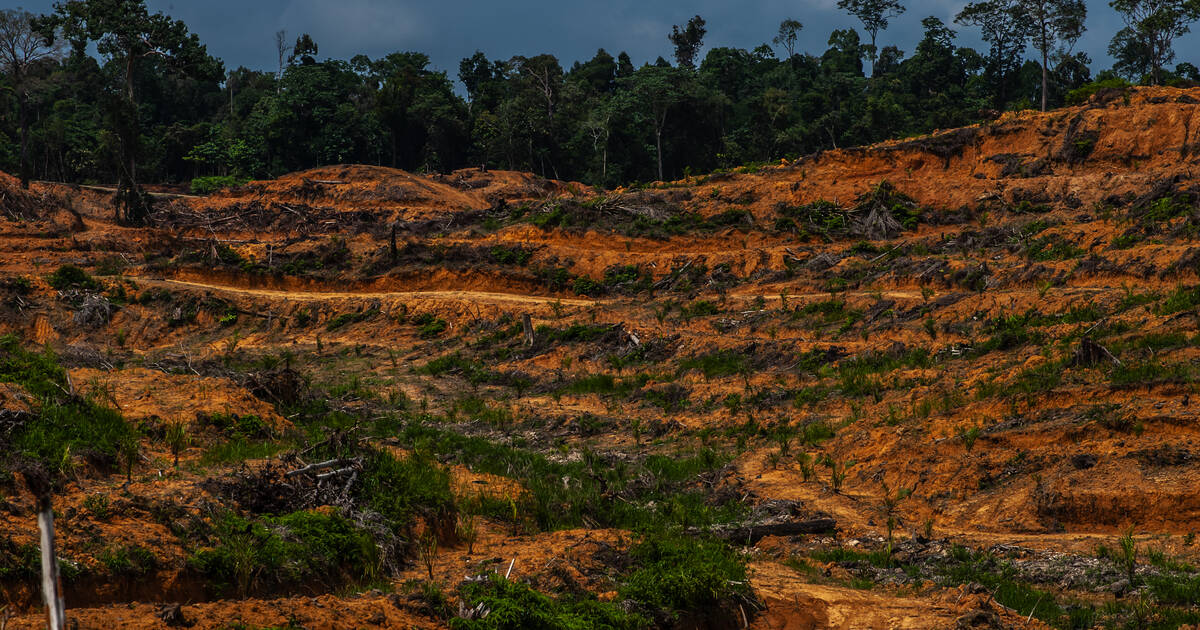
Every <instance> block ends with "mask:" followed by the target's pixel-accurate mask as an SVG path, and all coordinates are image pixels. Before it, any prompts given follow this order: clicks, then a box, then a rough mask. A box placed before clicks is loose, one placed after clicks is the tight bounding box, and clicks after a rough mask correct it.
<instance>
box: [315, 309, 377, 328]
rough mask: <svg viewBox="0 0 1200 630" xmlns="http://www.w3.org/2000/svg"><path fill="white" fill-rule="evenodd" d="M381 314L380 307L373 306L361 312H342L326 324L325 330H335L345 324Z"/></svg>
mask: <svg viewBox="0 0 1200 630" xmlns="http://www.w3.org/2000/svg"><path fill="white" fill-rule="evenodd" d="M378 314H379V309H378V308H371V309H368V310H365V311H362V312H360V313H342V314H340V315H337V316H335V317H333V318H332V319H330V320H329V321H328V322H326V324H325V330H327V331H329V332H333V331H335V330H337V329H339V328H342V327H343V326H348V325H350V324H357V323H358V322H362V321H366V320H368V319H371V318H372V317H375V316H376V315H378Z"/></svg>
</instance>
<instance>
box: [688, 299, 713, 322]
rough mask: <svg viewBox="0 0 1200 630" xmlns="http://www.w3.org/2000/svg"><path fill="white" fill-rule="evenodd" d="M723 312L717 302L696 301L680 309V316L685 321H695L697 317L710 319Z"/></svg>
mask: <svg viewBox="0 0 1200 630" xmlns="http://www.w3.org/2000/svg"><path fill="white" fill-rule="evenodd" d="M720 312H721V309H720V308H718V307H717V305H716V303H715V302H712V301H710V300H696V301H695V302H692V303H691V304H686V305H684V306H681V307H680V308H679V316H680V317H682V318H683V319H695V318H697V317H709V316H711V315H716V314H718V313H720Z"/></svg>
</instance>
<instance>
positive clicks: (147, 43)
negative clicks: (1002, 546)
mask: <svg viewBox="0 0 1200 630" xmlns="http://www.w3.org/2000/svg"><path fill="white" fill-rule="evenodd" d="M1112 5H1113V7H1114V8H1115V9H1116V10H1117V11H1118V12H1119V13H1120V14H1121V15H1122V16H1123V17H1124V18H1125V24H1126V26H1125V28H1123V29H1122V30H1121V31H1120V32H1118V33H1114V34H1113V39H1112V44H1111V46H1110V53H1111V54H1112V55H1113V58H1114V59H1115V63H1114V67H1113V68H1112V69H1109V70H1104V71H1102V72H1098V73H1096V74H1093V71H1092V68H1091V66H1092V60H1091V59H1090V58H1088V56H1087V55H1086V54H1083V53H1078V52H1073V46H1074V43H1075V41H1076V40H1077V39H1078V38H1079V36H1080V34H1081V33H1082V32H1083V30H1084V29H1085V27H1086V6H1085V4H1084V3H1082V2H1080V1H1079V0H986V1H984V2H975V3H971V4H969V5H967V6H966V8H964V9H963V11H962V12H961V13H960V14H959V15H958V19H957V20H956V21H955V23H953V24H947V23H945V22H943V21H942V20H940V19H938V18H934V17H928V18H925V19H924V20H923V21H922V26H923V29H924V33H923V37H922V38H921V39H920V41H919V43H918V44H917V45H916V47H915V49H913V50H911V51H902V50H899V49H898V48H897V47H896V46H893V45H889V44H888V43H887V40H888V37H887V31H886V29H887V26H888V20H889V19H890V18H892V17H895V16H897V15H899V14H900V13H902V12H903V11H904V10H905V8H904V7H903V6H902V5H901V4H900V3H899V2H896V1H895V0H842V1H841V2H839V7H841V8H842V9H843V10H844V11H846V12H847V13H848V14H849V15H851V16H854V17H855V18H857V19H858V21H859V22H860V23H861V24H862V32H861V33H860V31H859V30H855V29H839V30H835V31H833V32H832V33H829V34H827V35H826V34H816V33H809V32H808V31H806V30H805V28H804V24H803V21H802V19H787V20H784V21H783V22H782V23H781V24H780V27H779V31H778V33H763V39H764V41H770V42H771V44H765V43H764V44H763V45H760V46H758V47H757V48H754V49H753V50H745V49H740V48H725V47H716V48H707V47H705V43H704V38H705V34H706V32H707V28H706V23H705V21H704V19H703V18H702V17H701V16H695V17H693V18H691V19H689V20H687V21H686V22H684V23H682V24H679V25H677V26H675V27H674V28H673V29H672V30H671V32H668V33H664V34H663V35H664V44H665V46H664V50H670V49H673V51H674V54H673V61H668V60H667V59H665V58H663V57H659V58H658V59H657V60H656V61H655V62H653V63H647V64H644V65H642V66H641V67H636V66H635V65H634V64H633V62H632V61H631V59H630V57H629V55H627V54H625V53H623V52H617V53H616V54H613V53H612V52H609V51H607V50H604V49H600V50H598V51H597V52H596V54H595V55H594V56H593V57H592V58H591V59H587V60H583V61H576V62H574V63H571V64H570V65H569V66H568V65H566V64H565V63H564V62H563V61H562V60H560V59H558V58H557V57H555V56H554V55H552V54H541V55H537V56H533V57H521V56H518V57H513V58H511V59H494V58H489V57H488V56H487V55H485V53H483V52H479V51H476V52H474V53H473V54H471V55H469V56H467V57H465V58H464V59H462V61H461V63H460V64H459V67H458V71H457V76H455V77H451V76H450V75H449V74H447V73H446V72H440V71H437V70H434V69H432V68H431V67H430V60H429V57H428V56H427V55H425V54H423V53H421V52H415V51H404V52H394V53H391V54H388V55H386V56H383V57H380V58H376V59H372V58H369V57H367V56H365V55H356V56H354V57H352V58H350V59H333V58H328V57H322V56H321V55H320V52H319V50H320V49H319V44H320V42H317V41H314V39H313V38H312V37H310V36H309V35H307V34H302V35H300V36H299V37H297V38H294V39H293V38H292V37H289V36H288V35H287V34H286V33H282V32H281V33H279V34H278V36H277V37H276V42H275V45H276V47H277V51H278V53H279V67H278V68H272V69H268V70H253V69H248V68H244V67H239V68H225V67H224V66H223V64H222V63H221V62H220V61H219V60H217V59H214V58H212V57H211V56H210V55H209V53H208V52H207V50H206V49H205V47H204V45H203V43H202V42H201V41H200V40H199V39H198V38H197V37H196V36H195V35H194V34H190V33H188V31H187V26H186V25H185V24H184V23H183V22H180V21H177V20H173V19H171V18H169V17H168V16H163V15H161V14H151V13H149V12H148V11H147V10H146V8H145V6H144V3H143V2H142V0H88V1H84V0H72V1H70V2H60V3H58V4H57V5H55V11H53V12H52V13H51V14H49V15H46V16H36V15H32V14H28V13H25V12H23V11H20V10H7V11H4V12H3V13H2V18H0V40H3V41H2V42H0V48H3V50H2V51H0V68H2V69H3V71H4V73H3V78H2V80H3V81H4V85H3V88H4V89H3V90H0V169H3V170H5V171H8V172H14V173H18V172H19V173H22V174H24V175H25V176H26V177H27V178H31V179H45V180H53V181H64V182H105V183H107V182H122V187H123V188H126V187H128V188H129V190H130V191H131V192H130V194H133V193H134V192H136V191H138V190H140V189H139V188H138V184H139V183H144V182H159V183H188V182H191V181H193V180H196V179H197V178H201V180H202V181H204V182H207V183H211V182H213V181H216V182H218V184H221V183H229V182H237V181H242V180H244V179H247V178H263V177H271V176H277V175H280V174H282V173H285V172H289V171H295V170H300V169H305V168H310V167H314V166H319V165H325V164H332V163H366V164H378V165H384V166H392V167H397V168H402V169H406V170H410V171H424V172H445V171H449V170H453V169H456V168H462V167H467V166H471V167H478V166H487V167H492V168H505V169H519V170H527V171H532V172H535V173H538V174H541V175H544V176H546V177H554V178H559V179H567V180H577V181H582V182H585V183H588V184H594V185H599V186H613V185H617V184H624V183H630V182H637V181H648V180H654V179H663V178H666V179H671V178H677V177H680V176H682V175H685V174H687V173H693V172H706V171H710V170H714V169H718V168H728V167H733V166H738V165H743V164H748V163H761V162H766V161H774V160H778V159H780V158H794V157H797V156H801V155H806V154H810V153H813V152H816V151H821V150H826V149H832V148H838V147H848V146H855V145H863V144H868V143H872V142H877V141H880V140H885V139H889V138H897V137H907V136H911V135H915V134H921V133H926V132H929V131H932V130H934V129H938V128H948V127H956V126H961V125H965V124H970V123H973V122H978V121H980V120H986V119H989V118H994V117H995V116H997V115H998V113H999V112H1000V111H1004V110H1013V109H1024V108H1037V107H1050V108H1053V107H1058V106H1061V105H1063V104H1066V103H1068V101H1069V100H1070V99H1072V94H1074V95H1075V97H1074V98H1080V96H1079V95H1081V94H1086V93H1088V92H1089V91H1090V90H1094V89H1095V88H1096V86H1099V85H1125V84H1127V83H1159V84H1193V83H1195V82H1197V81H1200V71H1198V70H1197V68H1196V66H1194V65H1192V64H1191V63H1188V62H1186V61H1182V62H1179V63H1176V61H1178V60H1177V59H1176V58H1175V53H1174V50H1173V48H1172V43H1173V41H1174V40H1175V39H1177V38H1178V37H1179V36H1180V35H1182V34H1183V33H1186V32H1187V31H1188V29H1189V26H1190V24H1191V23H1192V22H1194V21H1195V20H1196V19H1197V17H1200V0H1171V1H1162V0H1156V1H1155V2H1150V3H1147V2H1139V1H1135V0H1116V1H1114V2H1113V3H1112ZM798 17H799V18H802V17H803V16H798ZM963 29H978V30H979V32H980V34H981V35H982V38H983V41H984V43H985V44H986V45H987V49H986V50H974V49H972V48H969V47H964V46H959V45H957V44H956V37H957V35H958V31H959V30H963ZM31 34H32V36H33V38H32V39H31ZM22 38H24V39H22ZM13 42H17V43H19V44H22V45H23V46H24V48H22V47H21V46H14V45H13ZM264 45H270V42H264ZM667 46H669V47H671V48H667ZM97 51H98V52H97ZM456 79H457V81H458V82H460V83H458V84H456ZM23 139H24V142H23ZM23 146H24V150H22V147H23ZM22 155H24V156H25V159H24V160H22ZM22 161H24V162H25V163H26V165H25V167H24V168H22V164H21V163H22ZM135 201H136V199H135ZM125 218H126V219H128V220H136V219H137V216H136V215H134V214H128V215H127V216H126V217H125Z"/></svg>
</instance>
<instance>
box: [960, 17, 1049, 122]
mask: <svg viewBox="0 0 1200 630" xmlns="http://www.w3.org/2000/svg"><path fill="white" fill-rule="evenodd" d="M954 21H955V22H958V23H959V24H965V25H968V26H977V27H979V29H980V30H981V31H982V35H983V41H985V42H987V43H988V44H989V46H990V47H989V49H988V64H987V69H986V70H985V75H986V78H988V79H990V81H989V82H990V83H991V91H992V99H993V105H994V107H995V108H996V109H1004V107H1005V106H1006V105H1007V104H1008V100H1009V94H1010V92H1011V88H1012V83H1013V80H1014V79H1015V78H1016V76H1017V73H1018V71H1019V70H1020V69H1021V63H1022V60H1023V59H1024V55H1025V43H1026V41H1028V39H1029V35H1030V25H1029V21H1028V20H1027V19H1025V16H1023V15H1021V14H1020V8H1019V7H1018V5H1017V4H1015V3H1014V2H1012V0H984V1H983V2H972V3H971V4H968V5H967V6H966V7H964V8H963V10H962V11H960V12H959V13H958V15H957V16H956V17H955V18H954Z"/></svg>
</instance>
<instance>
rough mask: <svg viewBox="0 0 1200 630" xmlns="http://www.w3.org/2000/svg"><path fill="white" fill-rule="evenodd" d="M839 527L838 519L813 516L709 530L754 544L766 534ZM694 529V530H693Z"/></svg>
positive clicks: (815, 531)
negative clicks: (798, 519)
mask: <svg viewBox="0 0 1200 630" xmlns="http://www.w3.org/2000/svg"><path fill="white" fill-rule="evenodd" d="M836 528H837V521H835V520H834V519H832V518H813V519H808V520H804V521H784V522H782V523H765V524H762V525H745V526H737V527H720V526H718V527H713V528H712V529H711V530H709V532H708V533H710V534H711V535H713V536H716V537H717V538H720V539H722V540H728V541H737V542H742V541H744V542H745V543H746V544H754V543H756V542H758V541H759V540H762V539H763V538H764V537H766V536H799V535H800V534H832V533H833V532H834V530H835V529H836ZM692 530H694V531H692ZM692 530H689V531H691V533H693V534H699V533H702V530H700V529H698V528H692Z"/></svg>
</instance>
